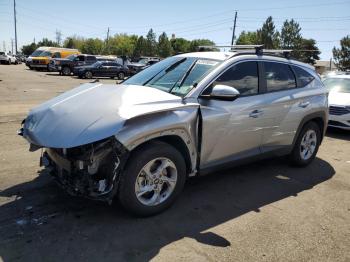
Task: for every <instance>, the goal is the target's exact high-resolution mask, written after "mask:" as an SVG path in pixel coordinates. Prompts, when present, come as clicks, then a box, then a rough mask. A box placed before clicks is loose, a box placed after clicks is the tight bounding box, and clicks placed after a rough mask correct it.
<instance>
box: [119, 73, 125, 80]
mask: <svg viewBox="0 0 350 262" xmlns="http://www.w3.org/2000/svg"><path fill="white" fill-rule="evenodd" d="M124 78H125V74H124V72H119V73H118V79H119V80H124Z"/></svg>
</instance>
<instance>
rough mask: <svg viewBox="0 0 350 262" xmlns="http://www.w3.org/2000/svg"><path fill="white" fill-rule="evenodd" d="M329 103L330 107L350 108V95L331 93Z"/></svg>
mask: <svg viewBox="0 0 350 262" xmlns="http://www.w3.org/2000/svg"><path fill="white" fill-rule="evenodd" d="M328 101H329V104H330V105H339V106H350V93H341V92H334V91H331V92H329V95H328Z"/></svg>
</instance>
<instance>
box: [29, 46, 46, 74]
mask: <svg viewBox="0 0 350 262" xmlns="http://www.w3.org/2000/svg"><path fill="white" fill-rule="evenodd" d="M49 49H50V47H48V46H41V47H39V48H37V49H36V50H35V51H34V52H33V53H32V54H31V55H30V56H28V57H27V59H26V61H25V62H26V66H28V67H29V69H33V68H32V67H31V66H30V64H31V63H32V59H33V57H39V55H40V54H41V53H42V52H43V51H46V50H49Z"/></svg>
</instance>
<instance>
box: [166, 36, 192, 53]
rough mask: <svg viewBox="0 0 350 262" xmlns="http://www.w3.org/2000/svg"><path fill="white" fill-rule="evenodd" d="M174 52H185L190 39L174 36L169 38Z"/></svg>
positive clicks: (187, 50)
mask: <svg viewBox="0 0 350 262" xmlns="http://www.w3.org/2000/svg"><path fill="white" fill-rule="evenodd" d="M170 43H171V46H172V48H173V50H174V53H175V54H179V53H187V52H189V49H190V41H188V40H186V39H184V38H175V39H171V40H170Z"/></svg>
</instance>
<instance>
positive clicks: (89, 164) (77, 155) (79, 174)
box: [40, 137, 129, 202]
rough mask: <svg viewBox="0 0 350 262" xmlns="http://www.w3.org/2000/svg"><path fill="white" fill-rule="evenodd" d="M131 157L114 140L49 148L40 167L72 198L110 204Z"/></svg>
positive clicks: (41, 160) (43, 155) (42, 158)
mask: <svg viewBox="0 0 350 262" xmlns="http://www.w3.org/2000/svg"><path fill="white" fill-rule="evenodd" d="M128 155H129V151H128V150H127V149H126V148H125V147H124V146H123V145H122V144H121V143H119V142H118V141H117V140H116V139H115V138H114V137H112V138H108V139H104V140H103V141H99V142H95V143H91V144H88V145H84V146H79V147H75V148H69V149H57V148H46V149H45V151H44V153H43V154H42V157H41V159H40V164H41V165H42V166H45V167H46V168H47V169H48V170H49V172H50V174H51V175H52V176H53V177H54V178H55V180H56V182H58V184H59V185H60V186H61V187H62V188H63V189H64V190H65V191H67V192H68V193H69V194H71V195H73V196H82V197H87V198H90V199H94V200H101V201H108V202H111V201H112V199H113V197H114V196H115V194H116V193H117V190H118V185H119V180H120V176H121V173H122V170H123V168H124V165H125V163H126V160H127V157H128Z"/></svg>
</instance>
